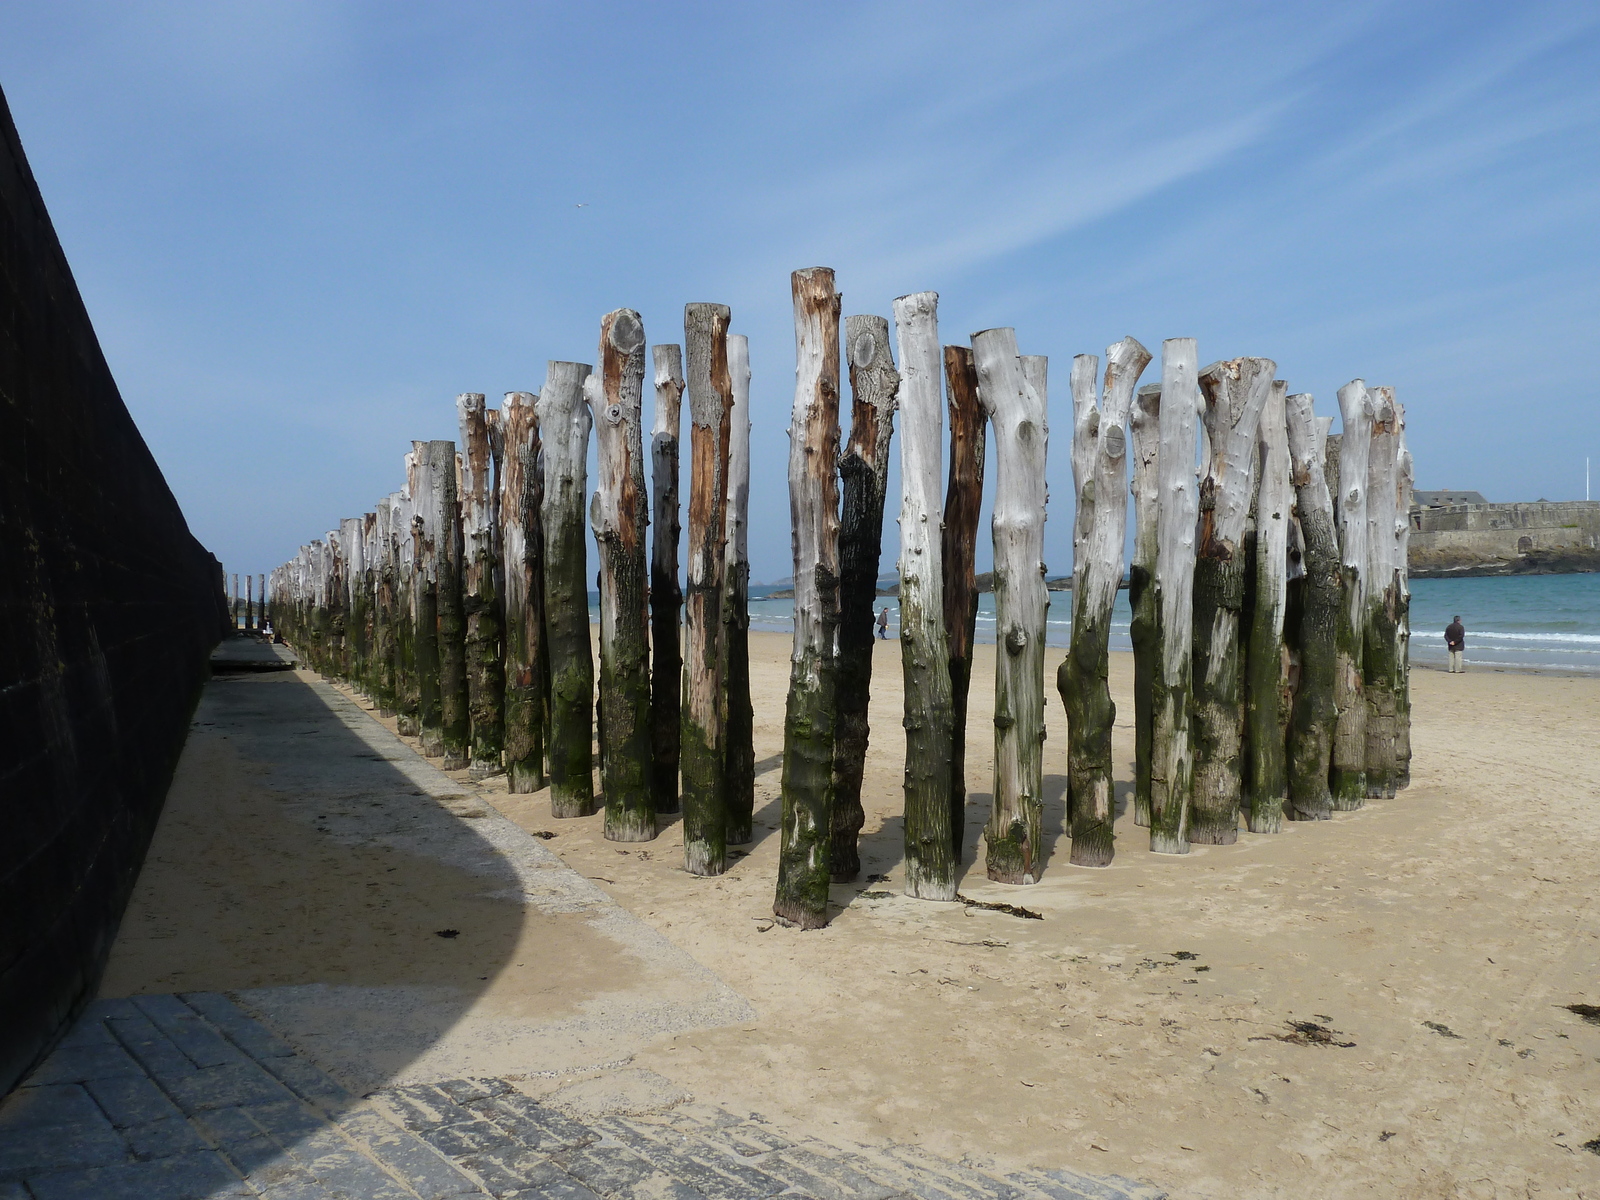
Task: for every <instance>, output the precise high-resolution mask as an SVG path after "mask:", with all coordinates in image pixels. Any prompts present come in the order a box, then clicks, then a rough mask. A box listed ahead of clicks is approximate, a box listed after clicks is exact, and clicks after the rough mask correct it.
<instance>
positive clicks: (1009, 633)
mask: <svg viewBox="0 0 1600 1200" xmlns="http://www.w3.org/2000/svg"><path fill="white" fill-rule="evenodd" d="M1027 648H1028V631H1027V630H1026V629H1024V628H1022V626H1020V625H1013V626H1012V627H1011V628H1010V629H1008V630H1006V652H1007V653H1008V654H1011V655H1013V656H1015V655H1018V654H1021V653H1022V652H1023V651H1024V650H1026V649H1027Z"/></svg>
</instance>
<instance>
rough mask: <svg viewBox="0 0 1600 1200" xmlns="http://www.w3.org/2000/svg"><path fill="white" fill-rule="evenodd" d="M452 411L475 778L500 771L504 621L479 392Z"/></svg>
mask: <svg viewBox="0 0 1600 1200" xmlns="http://www.w3.org/2000/svg"><path fill="white" fill-rule="evenodd" d="M456 413H457V416H458V417H459V419H460V425H461V545H462V563H461V603H462V611H463V615H464V616H465V618H466V631H465V652H466V671H467V712H468V717H469V723H470V730H471V771H472V777H473V778H474V779H486V778H488V777H489V776H491V775H498V774H500V771H501V766H500V752H501V750H502V749H504V746H505V695H506V679H505V667H504V662H505V660H504V658H503V657H502V656H501V642H502V636H503V625H504V621H503V616H502V611H501V598H500V594H499V592H498V591H497V590H496V587H495V576H496V572H497V569H498V564H497V563H496V561H495V543H496V541H497V540H498V534H497V532H496V530H495V524H494V508H495V503H494V490H495V489H494V483H495V480H494V448H493V445H492V443H491V440H490V436H489V422H488V419H487V416H486V414H485V410H484V404H483V393H482V392H463V393H462V394H461V395H459V396H457V397H456Z"/></svg>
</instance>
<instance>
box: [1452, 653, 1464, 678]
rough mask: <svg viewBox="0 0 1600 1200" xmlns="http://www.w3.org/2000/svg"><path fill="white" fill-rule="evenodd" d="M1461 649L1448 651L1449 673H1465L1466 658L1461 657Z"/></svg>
mask: <svg viewBox="0 0 1600 1200" xmlns="http://www.w3.org/2000/svg"><path fill="white" fill-rule="evenodd" d="M1461 655H1462V651H1460V650H1452V651H1450V674H1452V675H1465V674H1466V673H1467V662H1466V659H1464V658H1462V656H1461Z"/></svg>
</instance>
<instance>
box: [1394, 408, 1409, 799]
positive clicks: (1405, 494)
mask: <svg viewBox="0 0 1600 1200" xmlns="http://www.w3.org/2000/svg"><path fill="white" fill-rule="evenodd" d="M1394 408H1395V425H1396V430H1397V431H1396V437H1397V439H1398V442H1399V445H1398V447H1397V449H1396V453H1395V522H1394V527H1395V546H1394V564H1395V577H1396V587H1397V588H1398V590H1399V606H1398V612H1397V616H1396V620H1395V631H1394V632H1395V652H1394V660H1395V714H1394V786H1395V790H1396V791H1397V792H1398V791H1399V790H1400V789H1401V788H1404V787H1406V786H1408V785H1409V784H1410V783H1411V567H1410V563H1409V561H1408V558H1409V554H1410V549H1411V488H1412V483H1413V478H1414V477H1413V469H1414V468H1413V464H1412V461H1411V451H1410V450H1408V449H1406V411H1405V407H1404V406H1403V405H1401V404H1398V403H1397V404H1396V405H1395V406H1394Z"/></svg>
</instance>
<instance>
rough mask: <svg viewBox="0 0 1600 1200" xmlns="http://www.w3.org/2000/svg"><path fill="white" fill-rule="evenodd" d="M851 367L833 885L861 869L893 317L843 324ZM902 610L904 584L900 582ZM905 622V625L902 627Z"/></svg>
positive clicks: (843, 477) (890, 421) (894, 376)
mask: <svg viewBox="0 0 1600 1200" xmlns="http://www.w3.org/2000/svg"><path fill="white" fill-rule="evenodd" d="M844 330H845V335H844V346H845V357H846V359H847V360H848V362H849V364H850V397H851V404H850V440H849V441H848V442H847V443H845V448H844V452H843V453H842V454H841V455H840V456H839V480H840V490H841V491H842V493H843V511H842V515H841V517H840V520H839V679H838V723H837V724H836V725H835V727H834V741H833V832H832V839H831V843H830V845H829V849H828V863H829V872H830V875H831V877H832V879H833V881H834V882H835V883H848V882H849V881H850V880H852V879H854V878H856V876H857V875H859V874H860V872H861V855H860V851H859V846H858V838H859V836H860V833H861V826H862V825H863V824H864V823H865V821H866V815H865V813H864V812H863V811H862V808H861V777H862V774H863V773H864V771H865V769H866V761H867V739H868V736H869V730H868V727H867V704H868V701H869V699H870V696H871V690H872V644H873V629H874V622H873V606H874V603H875V601H876V600H877V596H878V564H879V560H880V557H881V552H882V549H883V502H884V491H885V489H886V488H887V486H888V477H889V443H890V439H891V438H893V436H894V408H895V387H896V386H897V385H898V384H899V382H900V373H899V372H898V371H896V370H895V369H894V357H893V355H892V354H891V353H890V352H889V322H888V321H886V320H884V319H883V318H882V317H876V316H852V317H846V318H845V321H844ZM901 603H902V611H904V608H903V605H904V588H903V587H902V597H901ZM902 627H903V626H902Z"/></svg>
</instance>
